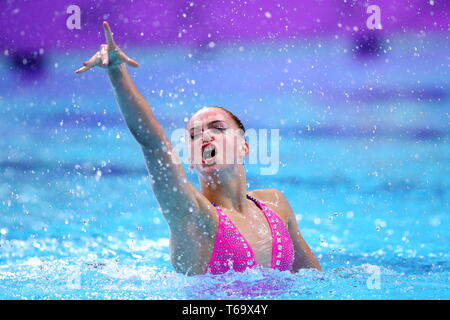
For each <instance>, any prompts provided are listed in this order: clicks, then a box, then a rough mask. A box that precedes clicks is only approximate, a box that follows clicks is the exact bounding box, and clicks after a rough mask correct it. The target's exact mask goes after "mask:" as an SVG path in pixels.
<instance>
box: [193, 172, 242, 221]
mask: <svg viewBox="0 0 450 320" xmlns="http://www.w3.org/2000/svg"><path fill="white" fill-rule="evenodd" d="M200 186H201V190H202V191H201V192H202V194H203V195H204V196H205V197H206V198H207V199H208V200H210V201H212V202H214V203H216V204H217V205H219V206H220V208H222V209H226V210H233V211H237V212H240V213H242V214H246V213H247V211H248V207H249V206H248V200H247V185H246V178H245V172H244V167H243V166H235V167H233V171H232V172H225V173H218V174H214V175H213V176H208V177H207V178H206V179H200Z"/></svg>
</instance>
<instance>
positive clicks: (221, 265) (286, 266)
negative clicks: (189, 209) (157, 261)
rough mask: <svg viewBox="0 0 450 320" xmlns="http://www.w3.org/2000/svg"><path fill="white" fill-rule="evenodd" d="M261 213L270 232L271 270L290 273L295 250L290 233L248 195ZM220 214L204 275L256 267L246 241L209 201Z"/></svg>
mask: <svg viewBox="0 0 450 320" xmlns="http://www.w3.org/2000/svg"><path fill="white" fill-rule="evenodd" d="M247 198H248V199H250V200H252V201H253V202H254V203H255V204H256V205H257V206H258V207H259V208H260V209H261V210H262V212H263V213H264V216H265V217H266V219H267V222H268V223H269V226H270V229H271V232H272V263H271V265H272V268H273V269H278V270H281V271H284V270H292V265H293V263H294V247H293V244H292V239H291V237H290V235H289V232H288V230H287V228H286V226H285V225H284V223H283V221H282V220H281V219H280V218H279V217H278V215H277V214H276V213H275V212H273V211H272V210H270V209H269V207H267V206H266V205H265V204H264V203H262V202H260V201H258V200H256V199H255V198H253V197H251V196H249V195H247ZM211 203H212V204H213V205H214V206H215V207H216V210H217V213H218V215H219V225H218V228H217V235H216V242H215V244H214V249H213V252H212V255H211V260H210V262H209V265H208V268H207V271H206V272H207V273H212V274H221V273H225V272H227V271H228V270H230V269H233V270H234V271H238V272H241V271H244V270H245V269H246V268H253V267H254V266H256V265H257V264H256V259H255V254H254V252H253V250H252V248H251V247H250V244H249V243H248V241H247V240H246V239H245V238H244V236H243V235H242V234H241V233H240V232H239V230H238V229H237V228H236V226H235V225H234V224H233V222H232V221H231V220H230V219H229V218H228V217H227V215H226V214H225V213H223V211H222V209H221V208H220V207H219V206H218V205H217V204H215V203H214V202H211Z"/></svg>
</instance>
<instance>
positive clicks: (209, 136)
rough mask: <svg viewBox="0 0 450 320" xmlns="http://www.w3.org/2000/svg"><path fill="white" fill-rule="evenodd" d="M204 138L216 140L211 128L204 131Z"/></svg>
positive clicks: (204, 139)
mask: <svg viewBox="0 0 450 320" xmlns="http://www.w3.org/2000/svg"><path fill="white" fill-rule="evenodd" d="M202 140H203V141H206V142H209V141H213V140H214V136H213V135H212V134H210V130H205V131H203V135H202Z"/></svg>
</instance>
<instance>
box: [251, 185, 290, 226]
mask: <svg viewBox="0 0 450 320" xmlns="http://www.w3.org/2000/svg"><path fill="white" fill-rule="evenodd" d="M249 194H250V195H251V196H252V197H254V198H256V199H257V200H259V201H261V202H263V203H264V204H266V205H267V206H268V207H269V208H270V209H271V210H272V211H275V212H276V213H277V214H278V215H279V217H280V218H281V219H282V220H283V221H285V222H287V221H288V219H289V218H290V216H291V215H293V212H292V208H291V206H290V205H289V201H288V200H287V199H286V197H285V196H284V194H283V193H282V192H281V191H280V190H278V189H256V190H252V191H251V192H249Z"/></svg>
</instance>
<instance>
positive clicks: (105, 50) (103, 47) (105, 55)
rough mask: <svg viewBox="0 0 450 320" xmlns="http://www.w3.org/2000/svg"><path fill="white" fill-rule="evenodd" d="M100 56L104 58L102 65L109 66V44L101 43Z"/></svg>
mask: <svg viewBox="0 0 450 320" xmlns="http://www.w3.org/2000/svg"><path fill="white" fill-rule="evenodd" d="M100 58H101V60H102V66H107V65H108V63H109V57H108V45H107V44H102V45H100Z"/></svg>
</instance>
